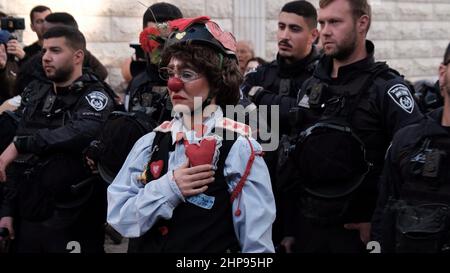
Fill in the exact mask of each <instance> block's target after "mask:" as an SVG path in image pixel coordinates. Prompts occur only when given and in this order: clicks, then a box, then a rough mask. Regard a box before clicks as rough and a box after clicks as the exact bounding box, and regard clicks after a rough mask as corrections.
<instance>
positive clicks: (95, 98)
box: [86, 91, 108, 111]
mask: <svg viewBox="0 0 450 273" xmlns="http://www.w3.org/2000/svg"><path fill="white" fill-rule="evenodd" d="M86 100H87V101H88V103H89V105H90V106H92V108H94V109H95V110H96V111H101V110H103V109H105V107H106V105H107V104H108V97H107V96H106V95H105V94H103V93H102V92H100V91H92V92H91V93H89V94H88V95H87V96H86Z"/></svg>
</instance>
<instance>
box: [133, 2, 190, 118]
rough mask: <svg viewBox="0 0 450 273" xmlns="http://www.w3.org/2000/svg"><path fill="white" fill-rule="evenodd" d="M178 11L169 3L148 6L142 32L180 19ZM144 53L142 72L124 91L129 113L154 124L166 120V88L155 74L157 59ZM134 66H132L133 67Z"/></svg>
mask: <svg viewBox="0 0 450 273" xmlns="http://www.w3.org/2000/svg"><path fill="white" fill-rule="evenodd" d="M182 17H183V14H182V13H181V11H180V10H179V9H178V7H176V6H174V5H172V4H169V3H164V2H160V3H155V4H153V5H151V6H150V7H149V8H148V9H147V11H146V12H145V14H144V16H143V28H144V29H145V28H147V27H155V26H156V24H157V23H165V22H167V21H170V20H174V19H178V18H182ZM145 53H146V59H147V62H146V66H145V70H144V71H142V72H140V73H139V74H137V75H136V77H133V79H132V80H131V82H130V84H129V85H128V88H127V90H126V94H127V95H126V96H127V97H128V99H126V101H127V100H128V103H127V105H126V107H127V109H128V111H139V112H143V113H146V114H148V115H149V116H150V117H152V118H153V119H154V120H155V121H158V123H159V122H162V121H164V120H169V119H170V118H171V117H170V110H171V109H166V108H167V107H166V105H165V102H166V99H165V94H166V93H167V92H166V85H167V83H166V82H165V81H164V80H163V79H161V77H160V76H159V72H158V62H159V60H158V59H155V58H154V57H152V55H154V54H153V52H145ZM134 63H135V62H132V63H131V66H136V64H134Z"/></svg>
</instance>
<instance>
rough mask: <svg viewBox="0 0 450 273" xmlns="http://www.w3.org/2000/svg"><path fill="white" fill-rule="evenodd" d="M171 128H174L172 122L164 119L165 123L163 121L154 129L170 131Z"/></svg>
mask: <svg viewBox="0 0 450 273" xmlns="http://www.w3.org/2000/svg"><path fill="white" fill-rule="evenodd" d="M171 129H172V122H171V121H164V122H163V123H161V125H159V126H158V127H156V128H155V129H154V130H153V131H155V132H162V133H167V132H170V130H171Z"/></svg>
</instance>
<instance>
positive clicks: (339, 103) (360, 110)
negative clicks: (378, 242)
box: [293, 40, 422, 252]
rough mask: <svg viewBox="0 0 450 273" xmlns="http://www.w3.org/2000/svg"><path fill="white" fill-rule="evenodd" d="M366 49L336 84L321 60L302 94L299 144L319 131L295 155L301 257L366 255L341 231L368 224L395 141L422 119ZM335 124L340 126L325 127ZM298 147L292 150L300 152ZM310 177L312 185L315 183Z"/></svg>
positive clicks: (352, 234) (352, 235) (394, 77)
mask: <svg viewBox="0 0 450 273" xmlns="http://www.w3.org/2000/svg"><path fill="white" fill-rule="evenodd" d="M366 50H367V53H368V56H367V57H366V58H365V59H363V60H360V61H358V62H355V63H352V64H349V65H346V66H342V67H340V68H339V71H338V76H337V77H336V78H332V77H331V76H330V73H331V71H332V66H333V59H332V58H330V57H328V56H323V57H322V58H321V60H320V61H319V63H318V65H317V68H316V70H315V71H314V74H313V77H312V78H310V79H309V80H308V81H307V82H305V84H304V85H303V87H302V91H301V92H300V93H299V97H298V107H299V108H298V110H299V112H301V114H302V115H301V122H300V123H299V124H302V130H306V129H307V128H309V130H306V131H304V132H303V133H302V135H301V137H302V138H300V139H301V141H305V139H309V140H310V141H311V140H314V138H311V135H310V133H311V132H318V135H316V139H318V140H319V141H318V142H316V143H314V144H311V143H313V142H310V144H303V146H300V147H301V148H300V149H298V150H296V152H295V155H294V158H295V161H294V164H296V169H297V170H298V173H297V175H298V177H297V178H296V179H295V185H296V186H299V188H297V189H298V192H297V193H296V194H298V196H296V199H295V200H300V202H299V203H298V204H299V208H300V210H301V214H300V217H299V219H300V220H299V227H298V229H297V231H298V238H297V250H298V251H301V252H354V251H360V250H362V249H363V248H364V246H363V245H362V242H361V241H360V239H359V232H358V231H356V230H346V229H344V227H343V225H344V224H345V223H364V222H370V220H371V216H372V213H373V210H374V208H375V203H376V198H377V183H378V179H379V175H380V173H381V169H382V165H383V161H384V154H385V151H386V149H387V147H388V146H389V143H390V141H391V139H392V136H393V135H394V133H395V132H396V131H397V130H398V129H400V128H402V127H404V126H406V125H408V124H411V123H414V122H418V121H420V119H421V118H422V114H421V113H420V111H419V109H418V108H417V107H415V105H414V100H413V98H412V96H411V94H410V91H409V90H408V88H407V87H406V85H405V83H404V81H403V78H402V77H401V76H399V74H398V73H397V72H395V71H393V70H392V69H389V68H388V67H387V65H386V64H384V63H375V61H374V45H373V43H372V42H370V41H368V40H367V41H366ZM333 119H335V120H333ZM332 120H333V121H332ZM327 122H328V123H327ZM333 122H335V124H337V126H334V127H333V125H331V126H329V124H332V123H333ZM339 122H342V123H341V124H339ZM323 124H327V125H323ZM314 125H315V127H311V126H314ZM313 128H315V129H314V130H316V131H314V130H312V129H313ZM318 128H321V129H320V130H317V129H318ZM335 128H339V129H338V130H335ZM330 132H331V133H330ZM336 132H339V133H336ZM315 134H317V133H315ZM327 134H329V135H327ZM313 135H314V134H313ZM308 137H309V138H308ZM341 137H342V138H341ZM347 137H348V138H347ZM341 141H342V142H341ZM344 141H346V142H344ZM299 143H300V142H298V143H297V148H298V147H299V146H298V145H302V144H299ZM302 143H307V142H302ZM350 145H352V146H350ZM331 147H332V148H331ZM364 150H365V152H364ZM341 152H342V154H339V153H341ZM308 153H309V154H308ZM353 153H355V155H356V154H358V156H355V157H352V158H351V159H354V158H356V159H357V160H356V161H355V162H351V161H350V160H351V159H350V158H347V156H346V155H347V154H348V155H353ZM333 156H335V157H333ZM346 164H349V165H350V166H346ZM356 165H357V167H355V168H354V166H356ZM335 170H348V172H349V173H348V174H347V173H345V174H344V173H337V172H336V173H335ZM312 177H314V181H315V182H314V183H317V184H312V181H313V180H312ZM342 177H344V178H342ZM350 177H354V178H355V179H350ZM341 178H342V179H341ZM339 179H341V180H339ZM321 191H323V192H321ZM293 201H294V200H293Z"/></svg>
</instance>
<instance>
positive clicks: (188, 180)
mask: <svg viewBox="0 0 450 273" xmlns="http://www.w3.org/2000/svg"><path fill="white" fill-rule="evenodd" d="M173 179H174V180H175V182H176V183H177V185H178V188H179V189H180V191H181V194H183V196H184V197H189V196H192V195H197V194H199V193H202V192H205V191H206V190H207V189H208V184H209V183H211V182H213V181H214V171H213V166H212V165H211V164H203V165H197V166H194V167H189V159H188V160H186V162H184V163H183V165H181V166H180V167H179V168H178V169H176V170H174V171H173Z"/></svg>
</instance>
